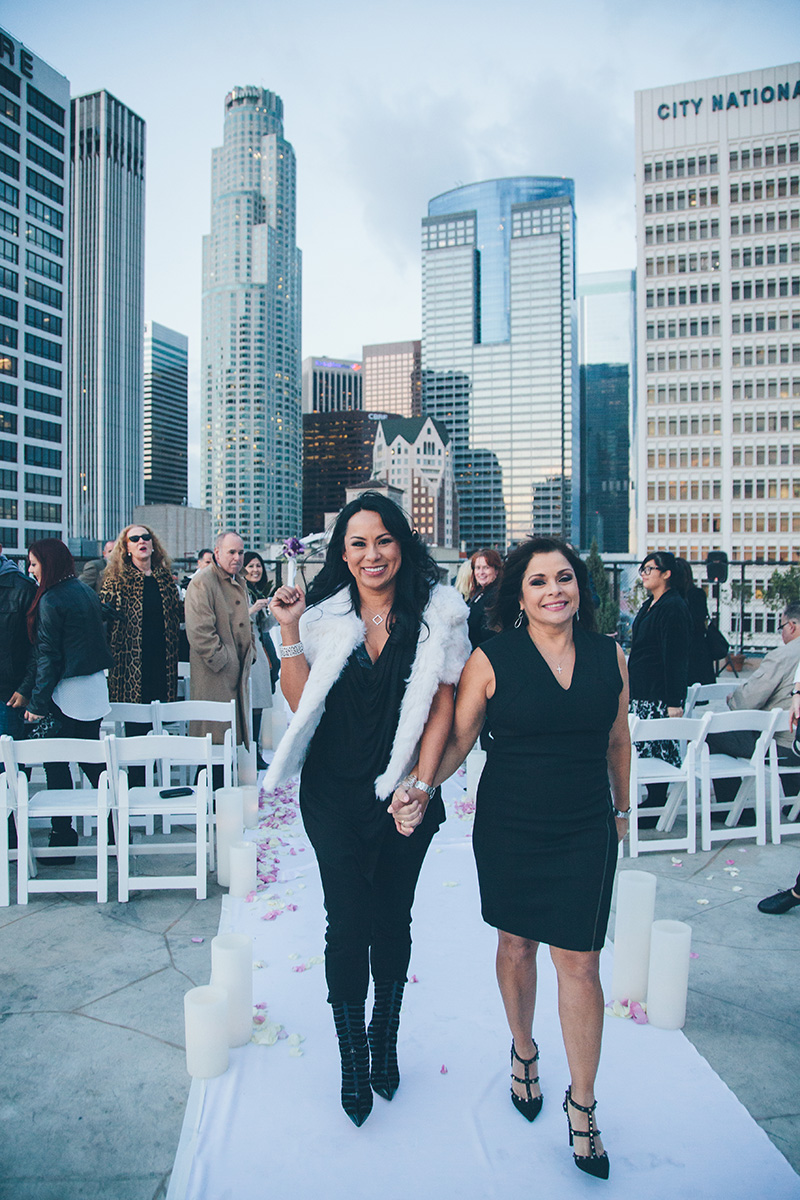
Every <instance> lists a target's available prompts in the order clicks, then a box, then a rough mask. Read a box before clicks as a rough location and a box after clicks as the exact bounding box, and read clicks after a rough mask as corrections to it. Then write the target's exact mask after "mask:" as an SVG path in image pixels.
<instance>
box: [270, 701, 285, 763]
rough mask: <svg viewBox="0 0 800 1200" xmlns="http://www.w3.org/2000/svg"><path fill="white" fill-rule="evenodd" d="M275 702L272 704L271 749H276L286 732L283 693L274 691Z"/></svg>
mask: <svg viewBox="0 0 800 1200" xmlns="http://www.w3.org/2000/svg"><path fill="white" fill-rule="evenodd" d="M275 701H276V703H275V704H273V706H272V749H273V750H277V749H278V743H279V742H280V740H281V738H282V737H283V735H284V734H285V733H286V712H285V710H284V707H283V695H282V694H279V693H278V692H276V693H275Z"/></svg>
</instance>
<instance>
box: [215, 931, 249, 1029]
mask: <svg viewBox="0 0 800 1200" xmlns="http://www.w3.org/2000/svg"><path fill="white" fill-rule="evenodd" d="M211 983H212V985H213V986H214V987H215V988H220V989H222V991H223V992H224V993H226V994H227V1019H226V1028H227V1037H228V1045H229V1046H243V1045H244V1044H245V1042H249V1041H250V1036H251V1034H252V1032H253V939H252V938H251V937H248V935H247V934H245V933H220V934H217V936H216V937H215V938H212V939H211Z"/></svg>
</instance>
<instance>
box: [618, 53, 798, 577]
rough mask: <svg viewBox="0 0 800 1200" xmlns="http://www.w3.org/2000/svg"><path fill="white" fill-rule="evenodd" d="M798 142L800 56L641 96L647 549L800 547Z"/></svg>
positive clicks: (641, 440) (788, 551) (752, 553)
mask: <svg viewBox="0 0 800 1200" xmlns="http://www.w3.org/2000/svg"><path fill="white" fill-rule="evenodd" d="M799 146H800V65H798V64H797V63H795V64H792V65H790V66H785V67H773V68H769V69H766V70H759V71H751V72H747V73H745V74H739V75H731V76H724V77H720V78H714V79H706V80H701V81H699V82H693V83H686V84H678V85H675V86H672V87H664V88H656V89H651V90H648V91H642V92H638V93H637V94H636V152H637V168H636V174H637V238H638V260H637V262H638V278H639V286H638V321H637V325H638V346H639V353H638V371H639V387H638V397H639V400H638V403H639V421H638V435H639V436H638V450H637V454H638V463H637V466H638V470H637V473H636V477H637V479H638V481H639V487H638V493H637V504H638V550H639V553H640V554H644V553H645V551H646V550H647V549H657V548H663V549H669V550H672V551H674V552H675V553H678V554H681V555H683V556H685V557H686V558H688V559H690V560H692V561H695V562H697V561H700V560H704V559H705V558H706V556H707V554H708V552H709V551H710V550H724V551H725V552H726V553H727V554H728V555H729V557H730V558H731V559H732V560H735V561H745V562H747V561H750V562H757V561H762V560H763V561H765V562H775V561H777V562H788V561H791V560H795V561H796V560H798V559H800V536H798V535H800V153H799V152H798V150H799ZM770 570H771V568H768V569H767V571H766V575H769V573H770Z"/></svg>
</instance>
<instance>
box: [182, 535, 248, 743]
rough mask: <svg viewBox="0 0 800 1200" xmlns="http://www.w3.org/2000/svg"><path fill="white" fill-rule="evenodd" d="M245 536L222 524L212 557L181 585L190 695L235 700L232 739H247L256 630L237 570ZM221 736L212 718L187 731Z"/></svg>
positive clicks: (215, 736) (219, 738)
mask: <svg viewBox="0 0 800 1200" xmlns="http://www.w3.org/2000/svg"><path fill="white" fill-rule="evenodd" d="M243 557H244V542H243V541H242V539H241V538H240V537H239V534H238V533H236V532H235V531H234V530H233V529H225V530H223V532H222V533H221V534H219V536H218V537H217V540H216V543H215V545H214V562H213V563H212V564H211V566H210V567H206V569H205V570H204V571H198V572H197V574H196V575H194V576H193V577H192V579H191V581H190V583H189V586H188V587H187V589H186V599H185V602H184V603H185V610H186V636H187V638H188V639H189V662H190V670H191V675H190V684H191V698H192V700H231V699H235V700H236V713H237V717H238V732H237V741H238V742H239V743H240V744H241V745H244V746H246V747H249V745H250V687H249V684H250V668H251V666H252V665H253V663H254V662H255V636H254V633H253V626H252V624H251V622H250V613H249V599H248V595H247V587H246V585H245V582H244V579H243V577H242V576H241V575H240V574H239V572H240V571H241V569H242V559H243ZM209 732H210V733H211V734H212V735H213V739H214V741H215V742H221V741H222V739H223V730H222V726H220V725H219V724H218V723H217V722H213V721H211V722H203V721H193V722H192V734H193V735H195V736H203V735H205V734H206V733H209Z"/></svg>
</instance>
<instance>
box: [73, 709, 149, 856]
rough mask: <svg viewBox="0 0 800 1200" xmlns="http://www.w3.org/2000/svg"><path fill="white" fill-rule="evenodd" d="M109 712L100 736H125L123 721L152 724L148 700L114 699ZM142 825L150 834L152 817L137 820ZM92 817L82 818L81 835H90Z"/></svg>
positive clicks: (111, 781)
mask: <svg viewBox="0 0 800 1200" xmlns="http://www.w3.org/2000/svg"><path fill="white" fill-rule="evenodd" d="M109 708H110V712H109V713H108V714H107V715H106V716H105V717H104V718H103V721H102V724H101V726H100V736H101V737H107V736H108V735H109V734H112V733H113V734H114V735H115V736H116V737H125V723H126V722H129V723H131V724H137V725H152V724H153V709H152V707H151V704H150V701H148V702H147V703H146V704H135V703H133V702H132V701H131V702H130V703H129V702H127V701H121V700H114V701H112V702H111V703H110V705H109ZM109 788H113V780H109ZM137 824H140V825H142V826H143V828H144V831H145V833H147V834H148V835H151V834H152V833H153V818H152V817H146V818H145V819H144V820H143V821H140V822H137ZM92 826H93V822H92V818H91V817H84V818H83V836H84V837H91V836H92Z"/></svg>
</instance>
